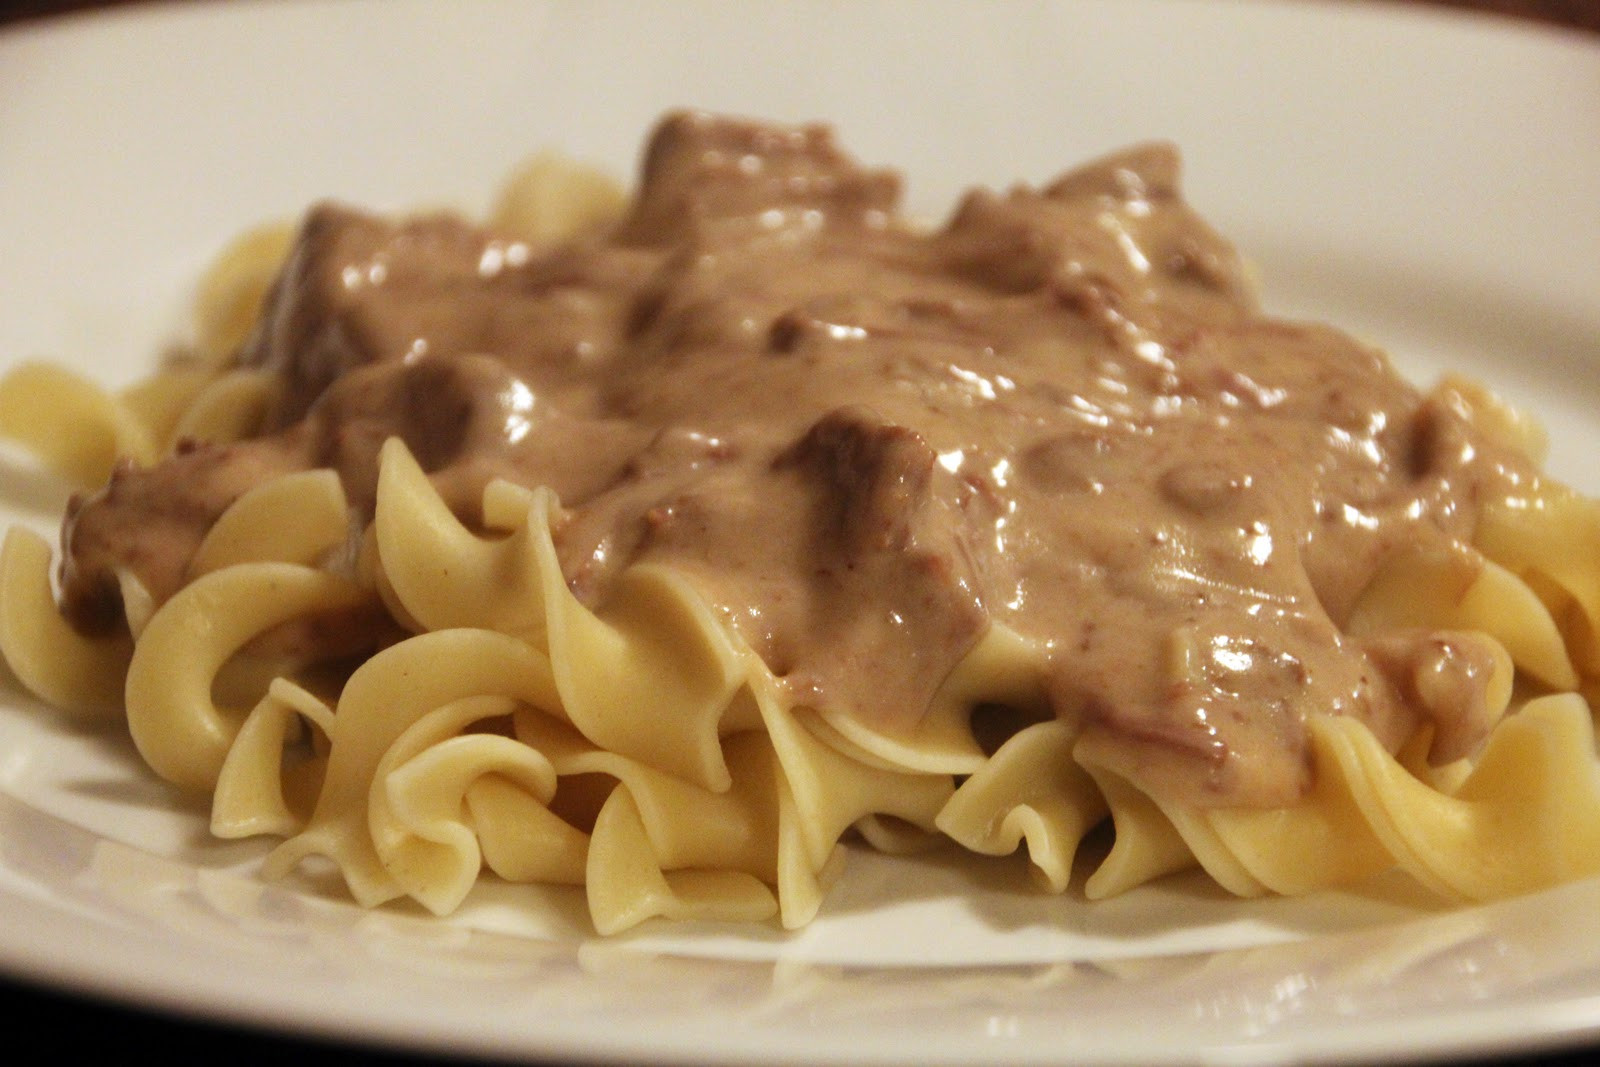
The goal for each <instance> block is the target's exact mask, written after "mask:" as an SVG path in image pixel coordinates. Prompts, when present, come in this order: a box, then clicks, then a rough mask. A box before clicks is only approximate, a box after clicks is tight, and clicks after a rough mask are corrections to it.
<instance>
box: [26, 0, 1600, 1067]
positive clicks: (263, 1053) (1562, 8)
mask: <svg viewBox="0 0 1600 1067" xmlns="http://www.w3.org/2000/svg"><path fill="white" fill-rule="evenodd" d="M130 2H136V0H109V2H106V0H100V2H96V0H0V26H3V25H4V24H6V23H10V22H14V21H18V20H23V19H42V18H49V17H52V16H55V15H60V14H65V13H70V12H75V11H83V10H86V9H90V8H96V7H109V6H126V5H127V4H128V3H130ZM177 2H183V3H202V2H205V3H220V2H225V0H177ZM1242 2H1248V0H1242ZM1339 2H1344V3H1373V2H1396V0H1339ZM1407 2H1412V3H1419V4H1427V5H1430V6H1434V7H1441V8H1457V9H1463V10H1467V9H1470V10H1473V11H1479V12H1488V13H1492V14H1493V15H1495V16H1500V17H1513V18H1521V19H1532V20H1537V21H1539V22H1543V23H1548V24H1553V25H1561V26H1568V27H1576V28H1578V29H1582V30H1588V31H1591V32H1595V33H1600V0H1407ZM1597 193H1600V191H1597ZM0 1011H3V1012H4V1013H5V1015H6V1016H8V1021H9V1022H10V1028H11V1030H12V1033H11V1035H10V1039H9V1041H8V1042H7V1044H8V1054H7V1059H8V1060H9V1061H10V1062H13V1063H29V1062H44V1061H45V1060H46V1059H48V1060H50V1061H52V1062H59V1063H62V1064H72V1063H73V1062H74V1061H77V1060H79V1059H82V1058H86V1057H89V1056H106V1055H107V1054H116V1055H118V1056H119V1058H121V1057H128V1058H132V1057H133V1056H135V1055H137V1054H138V1053H141V1052H148V1053H150V1054H152V1055H154V1056H155V1057H157V1062H158V1063H161V1064H163V1067H166V1065H171V1064H191V1063H194V1064H202V1063H203V1064H219V1065H232V1064H252V1063H286V1062H294V1061H303V1060H306V1059H321V1058H324V1057H326V1058H328V1059H334V1058H337V1059H338V1061H339V1062H341V1063H344V1064H349V1065H352V1067H364V1065H391V1067H401V1065H412V1067H416V1065H420V1064H424V1063H429V1062H440V1061H439V1060H438V1059H437V1058H435V1059H426V1058H423V1057H415V1056H409V1055H402V1054H391V1053H385V1052H381V1051H377V1050H371V1049H362V1048H345V1047H340V1046H336V1045H330V1044H325V1043H320V1042H312V1041H304V1040H297V1039H290V1038H284V1037H278V1036H272V1035H267V1034H260V1033H255V1032H252V1031H248V1030H241V1029H236V1028H231V1027H222V1026H214V1025H202V1024H197V1023H193V1022H188V1021H180V1020H174V1019H168V1018H164V1017H161V1016H156V1015H150V1014H146V1013H143V1012H138V1011H133V1010H129V1009H124V1008H120V1007H115V1006H111V1005H106V1004H101V1003H97V1002H94V1001H88V1000H81V999H78V998H75V997H68V996H62V995H59V994H56V993H53V992H50V991H48V990H41V989H36V988H32V987H29V986H25V985H19V984H15V983H8V982H6V981H4V980H3V979H0ZM30 1038H32V1039H34V1042H35V1043H34V1048H35V1049H36V1051H35V1052H33V1053H29V1052H26V1051H24V1050H25V1049H26V1048H27V1047H28V1044H29V1039H30ZM1596 1056H1600V1049H1596V1050H1594V1052H1593V1053H1592V1054H1583V1055H1580V1054H1572V1055H1563V1056H1551V1057H1526V1058H1516V1059H1495V1060H1484V1061H1475V1062H1482V1063H1485V1064H1491V1063H1492V1064H1495V1065H1498V1067H1535V1065H1538V1067H1557V1065H1560V1067H1575V1065H1577V1064H1579V1063H1585V1064H1587V1063H1591V1062H1594V1061H1595V1058H1596ZM446 1062H448V1061H446ZM474 1062H477V1063H482V1062H483V1061H474Z"/></svg>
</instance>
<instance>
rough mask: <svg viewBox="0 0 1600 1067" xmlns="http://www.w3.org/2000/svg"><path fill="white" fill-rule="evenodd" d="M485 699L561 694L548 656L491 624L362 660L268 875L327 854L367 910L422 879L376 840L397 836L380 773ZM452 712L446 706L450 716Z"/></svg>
mask: <svg viewBox="0 0 1600 1067" xmlns="http://www.w3.org/2000/svg"><path fill="white" fill-rule="evenodd" d="M481 697H501V698H505V699H507V700H510V701H514V702H517V703H521V704H528V705H530V706H533V707H542V708H551V707H555V706H556V705H557V703H558V701H559V697H558V696H557V694H556V692H555V686H554V683H553V680H552V678H551V673H550V662H549V660H548V659H547V658H546V657H545V655H544V653H543V652H541V651H539V650H537V649H535V648H532V647H530V646H529V645H528V644H527V643H525V642H523V641H521V640H518V639H517V638H515V637H510V636H507V635H505V634H497V633H494V632H492V631H488V630H470V629H453V630H437V631H434V632H431V633H426V634H420V635H418V636H416V637H411V638H408V639H406V640H404V641H402V642H400V643H399V644H396V645H391V646H390V647H388V648H386V649H384V650H383V651H381V652H379V653H377V654H376V655H374V656H373V657H372V658H371V659H369V660H367V661H366V662H365V663H363V664H362V665H361V666H360V667H359V668H357V669H356V671H355V673H354V674H352V675H351V676H350V680H349V681H348V682H347V683H346V684H345V687H344V689H343V690H342V691H341V693H340V695H339V700H338V703H337V706H336V708H335V712H334V715H333V717H332V721H331V723H330V725H329V729H328V744H329V749H328V765H327V771H326V773H325V775H324V780H323V786H322V791H321V793H320V794H319V795H318V797H317V803H316V809H315V810H314V811H313V813H312V816H311V819H310V822H309V824H308V825H307V826H306V827H305V828H304V829H303V830H301V831H300V832H299V833H297V834H296V835H295V836H294V837H291V838H289V839H288V840H287V841H285V842H284V843H283V844H281V845H279V846H278V847H277V848H276V849H275V850H274V851H273V852H272V854H271V855H270V856H268V857H267V862H266V865H265V871H266V873H267V874H268V875H269V876H272V877H276V876H282V875H284V874H286V873H288V871H289V870H291V869H292V868H293V867H294V866H296V865H297V864H299V863H300V862H301V861H302V860H304V859H305V858H306V857H307V856H311V855H319V856H324V857H326V858H328V859H330V860H332V861H333V862H334V863H335V864H337V865H338V867H339V869H340V871H341V873H342V874H343V876H344V879H345V882H346V884H347V885H348V886H349V888H350V891H351V894H352V895H353V896H354V897H355V898H356V900H357V901H358V902H360V903H362V904H363V905H366V906H368V907H371V906H374V905H376V904H381V903H383V902H384V901H386V900H391V899H393V898H395V897H398V896H401V895H403V894H406V893H407V892H409V891H412V890H414V889H416V888H418V886H420V885H421V883H422V880H423V878H422V876H421V875H418V874H416V873H415V872H412V871H408V870H404V869H397V870H396V871H391V870H390V869H389V868H388V867H387V866H386V864H385V857H384V856H383V855H382V853H381V852H380V844H379V843H378V842H375V839H374V834H375V830H381V831H383V832H384V843H385V844H387V843H390V842H392V840H393V838H392V837H390V836H388V831H389V830H390V829H391V828H392V827H391V825H390V823H389V822H388V821H387V820H388V819H389V813H388V803H389V798H388V797H387V796H384V795H382V790H384V789H385V788H386V784H385V782H384V781H383V780H382V778H381V777H380V770H382V769H387V767H388V766H389V764H387V763H386V762H385V761H386V760H390V759H391V757H390V756H389V753H390V750H391V748H393V746H395V744H396V743H397V742H399V741H400V740H401V738H402V737H404V736H405V735H406V732H407V731H408V730H410V729H411V728H412V727H413V726H414V725H416V724H417V723H419V722H422V721H423V720H424V719H425V718H426V717H427V716H429V715H431V714H433V713H435V712H438V711H439V710H440V709H443V708H446V706H447V705H451V704H454V703H456V702H457V701H462V700H468V699H470V698H481ZM468 707H472V705H468ZM451 716H452V713H451V712H448V711H447V712H445V715H444V717H445V718H446V719H450V718H451ZM425 729H426V728H425ZM413 736H415V735H413ZM409 744H410V742H408V745H407V746H402V751H404V750H405V748H406V747H408V746H409ZM412 788H413V789H417V788H419V787H418V786H416V785H413V786H412ZM374 798H376V801H375V799H374ZM394 855H396V853H393V852H391V858H392V857H393V856H394ZM441 892H442V891H441ZM423 895H424V897H425V898H426V899H425V900H424V903H427V902H428V901H434V902H437V901H439V900H440V899H443V896H442V895H435V891H434V889H433V888H432V887H425V888H423Z"/></svg>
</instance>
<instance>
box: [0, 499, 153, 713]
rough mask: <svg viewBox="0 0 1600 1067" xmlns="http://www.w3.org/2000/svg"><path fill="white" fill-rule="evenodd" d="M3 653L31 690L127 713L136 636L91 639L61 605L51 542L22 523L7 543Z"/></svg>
mask: <svg viewBox="0 0 1600 1067" xmlns="http://www.w3.org/2000/svg"><path fill="white" fill-rule="evenodd" d="M0 654H4V656H5V660H6V662H7V663H8V664H10V666H11V669H12V671H13V672H15V673H16V675H17V679H18V680H19V681H20V682H22V684H23V685H24V686H26V687H27V689H28V691H29V692H31V693H33V694H34V695H36V696H38V697H39V698H41V699H42V700H44V701H46V702H48V703H49V704H51V705H53V706H54V707H57V708H60V709H62V710H63V711H67V712H70V713H72V714H75V715H83V716H88V717H96V718H109V717H113V716H116V715H120V714H121V713H122V708H123V682H124V679H125V678H126V677H127V673H128V661H129V660H130V659H131V658H132V656H133V641H132V639H131V638H130V637H129V636H128V634H126V633H124V632H120V631H113V632H112V633H110V634H107V635H106V636H104V637H88V636H85V635H83V634H80V633H79V632H78V631H77V630H75V629H73V628H72V627H71V626H70V625H69V624H68V623H67V621H66V619H64V618H62V617H61V612H59V611H58V610H56V599H55V593H54V592H53V591H52V590H51V588H50V542H48V541H46V540H45V539H44V538H43V537H41V536H39V535H38V534H36V533H34V532H33V531H32V530H29V529H26V528H24V527H21V526H13V527H12V528H11V529H10V530H7V531H6V537H5V543H4V545H3V546H0Z"/></svg>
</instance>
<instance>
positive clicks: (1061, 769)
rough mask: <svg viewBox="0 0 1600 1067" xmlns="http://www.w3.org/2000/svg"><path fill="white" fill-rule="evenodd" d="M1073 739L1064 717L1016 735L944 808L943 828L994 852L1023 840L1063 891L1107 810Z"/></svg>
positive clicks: (1051, 883) (1047, 879)
mask: <svg viewBox="0 0 1600 1067" xmlns="http://www.w3.org/2000/svg"><path fill="white" fill-rule="evenodd" d="M1075 741H1076V738H1075V737H1074V736H1073V731H1072V730H1071V728H1070V727H1069V726H1068V725H1067V723H1065V722H1063V721H1060V720H1053V721H1050V722H1041V723H1037V724H1035V725H1033V726H1029V727H1027V728H1026V729H1024V730H1021V731H1020V732H1018V733H1016V734H1014V735H1013V736H1012V737H1011V738H1010V739H1009V740H1007V741H1006V742H1005V744H1003V745H1002V746H1000V748H999V750H998V751H996V752H995V754H994V756H993V757H992V758H991V759H990V760H989V761H988V762H987V763H985V764H984V766H983V767H982V768H981V769H980V770H979V771H978V772H977V773H975V774H973V775H972V776H971V777H970V778H968V779H967V780H966V781H965V782H963V783H962V784H961V787H960V788H959V789H957V790H956V792H955V794H954V795H953V796H952V797H951V798H950V800H949V801H948V802H947V803H946V804H945V806H944V807H943V808H942V809H941V810H940V812H939V815H938V818H937V820H936V822H937V825H938V827H939V829H940V830H942V831H944V833H945V834H946V835H948V836H949V837H950V838H951V839H953V840H954V841H956V842H958V843H959V844H961V845H962V846H963V847H964V848H967V849H970V850H972V851H973V852H981V853H985V854H987V855H992V856H1003V855H1007V854H1009V853H1011V852H1014V851H1015V850H1016V848H1017V846H1018V845H1019V844H1021V843H1022V842H1023V841H1026V842H1027V846H1028V857H1029V859H1030V860H1031V861H1032V863H1033V869H1034V871H1035V872H1037V874H1038V875H1039V877H1040V878H1041V879H1042V881H1043V882H1044V884H1045V886H1046V887H1047V888H1049V889H1050V890H1052V891H1053V892H1057V893H1059V892H1061V891H1063V890H1064V889H1066V887H1067V882H1068V881H1069V880H1070V879H1071V877H1072V860H1073V856H1074V855H1076V853H1077V850H1078V844H1079V843H1080V842H1081V841H1082V840H1083V837H1084V835H1085V834H1087V833H1088V832H1089V831H1090V830H1092V829H1094V827H1095V825H1096V824H1098V823H1099V822H1100V820H1101V819H1102V818H1104V817H1105V815H1106V813H1107V810H1108V809H1107V807H1106V802H1105V798H1104V796H1103V795H1102V794H1101V793H1100V790H1099V788H1098V787H1097V786H1096V785H1095V783H1094V779H1092V778H1090V777H1089V775H1088V774H1087V773H1086V772H1085V771H1084V770H1083V769H1082V768H1081V767H1079V766H1078V764H1077V762H1076V761H1075V760H1074V759H1073V756H1072V749H1073V745H1074V743H1075Z"/></svg>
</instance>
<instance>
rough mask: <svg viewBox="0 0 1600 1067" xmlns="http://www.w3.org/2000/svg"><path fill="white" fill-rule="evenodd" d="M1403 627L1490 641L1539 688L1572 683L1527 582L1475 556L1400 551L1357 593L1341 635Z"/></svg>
mask: <svg viewBox="0 0 1600 1067" xmlns="http://www.w3.org/2000/svg"><path fill="white" fill-rule="evenodd" d="M1409 627H1426V628H1429V629H1433V630H1464V631H1470V632H1476V633H1481V634H1486V635H1488V636H1490V637H1492V638H1494V639H1495V640H1496V641H1497V642H1498V643H1499V644H1500V645H1501V646H1502V647H1504V648H1505V650H1506V651H1507V652H1509V653H1510V654H1511V659H1512V662H1514V663H1515V664H1516V666H1517V668H1518V669H1519V670H1522V671H1526V672H1527V673H1528V674H1530V675H1532V676H1533V677H1534V678H1536V679H1538V680H1539V681H1540V682H1542V683H1544V684H1545V685H1548V686H1551V687H1552V688H1555V689H1562V690H1569V689H1573V688H1575V687H1576V686H1577V684H1578V673H1577V671H1576V670H1575V669H1574V668H1573V666H1572V660H1571V658H1570V657H1569V655H1568V653H1567V646H1566V642H1565V641H1564V640H1563V637H1562V634H1561V630H1560V628H1559V627H1558V626H1557V625H1556V621H1555V619H1554V618H1552V617H1551V614H1550V611H1549V609H1548V608H1547V607H1546V606H1545V605H1544V603H1543V602H1542V601H1540V599H1539V598H1538V596H1537V595H1535V593H1534V592H1533V590H1532V589H1531V588H1529V586H1528V584H1527V583H1526V582H1524V581H1522V580H1521V579H1519V578H1518V577H1517V576H1516V575H1515V574H1513V573H1512V572H1511V571H1509V570H1507V569H1506V568H1505V567H1503V566H1501V565H1500V564H1498V563H1495V562H1494V561H1492V560H1490V559H1486V558H1484V557H1483V556H1482V555H1480V554H1479V553H1478V552H1477V551H1476V550H1474V549H1471V548H1467V547H1466V546H1459V547H1458V548H1457V549H1456V550H1455V551H1446V550H1439V549H1424V548H1406V549H1402V550H1400V551H1399V552H1397V553H1395V554H1394V555H1393V556H1392V557H1391V558H1390V559H1389V560H1388V561H1387V562H1386V563H1385V564H1384V566H1383V568H1382V570H1380V571H1379V573H1378V575H1377V576H1376V577H1375V578H1374V579H1373V580H1372V582H1371V584H1369V585H1368V586H1367V588H1366V589H1365V590H1364V591H1363V592H1362V594H1361V597H1360V599H1359V600H1358V601H1357V603H1356V606H1355V610H1354V611H1353V612H1352V614H1351V617H1350V619H1349V621H1348V622H1347V623H1346V629H1347V630H1348V631H1349V632H1350V633H1353V634H1357V635H1368V634H1376V633H1383V632H1388V631H1395V630H1403V629H1406V628H1409Z"/></svg>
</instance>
